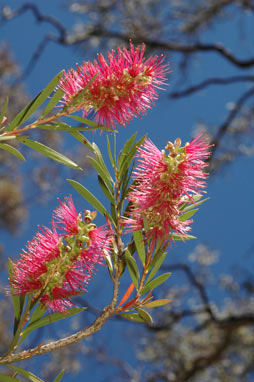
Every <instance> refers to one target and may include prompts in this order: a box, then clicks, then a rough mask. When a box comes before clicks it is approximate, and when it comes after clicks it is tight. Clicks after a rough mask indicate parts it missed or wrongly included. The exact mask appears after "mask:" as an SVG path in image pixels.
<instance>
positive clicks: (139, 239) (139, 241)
mask: <svg viewBox="0 0 254 382" xmlns="http://www.w3.org/2000/svg"><path fill="white" fill-rule="evenodd" d="M133 238H134V241H135V245H136V249H137V252H138V255H139V258H140V260H141V262H142V264H143V265H145V262H146V254H145V246H144V241H143V236H142V231H141V230H139V231H135V232H133Z"/></svg>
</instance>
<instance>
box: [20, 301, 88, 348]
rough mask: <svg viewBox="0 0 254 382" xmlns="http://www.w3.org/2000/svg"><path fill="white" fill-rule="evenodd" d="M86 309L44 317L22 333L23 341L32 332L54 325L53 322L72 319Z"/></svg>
mask: <svg viewBox="0 0 254 382" xmlns="http://www.w3.org/2000/svg"><path fill="white" fill-rule="evenodd" d="M85 309H86V308H72V309H69V310H68V311H67V312H66V313H60V312H56V313H52V314H48V315H47V316H45V317H42V318H41V319H39V320H37V321H34V322H32V323H30V324H29V325H28V326H27V328H26V329H25V330H24V331H23V332H22V341H23V340H24V339H23V336H24V337H27V335H28V334H29V333H30V332H32V331H33V330H35V329H38V328H41V327H43V326H45V325H48V324H52V323H53V322H56V321H59V320H62V319H64V318H68V317H71V316H73V315H74V314H78V313H80V312H83V310H85Z"/></svg>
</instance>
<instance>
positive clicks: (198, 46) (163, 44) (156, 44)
mask: <svg viewBox="0 0 254 382" xmlns="http://www.w3.org/2000/svg"><path fill="white" fill-rule="evenodd" d="M26 11H31V12H32V14H33V15H34V17H35V18H36V20H37V21H38V22H45V23H48V24H51V25H52V26H53V27H54V28H56V29H57V31H58V33H59V35H58V36H56V35H52V34H51V35H47V36H45V37H44V39H43V40H42V41H41V43H40V44H39V46H38V47H37V49H36V52H35V53H34V55H33V57H32V59H31V60H30V61H29V63H28V65H27V67H26V69H25V71H24V72H25V75H28V74H29V73H30V72H31V66H32V64H33V65H35V63H36V62H37V61H38V59H39V58H40V56H41V54H42V53H43V51H44V49H45V48H46V46H47V45H48V43H49V42H50V41H54V42H56V43H58V44H60V45H65V46H72V45H77V44H81V43H84V42H86V41H88V40H89V39H90V38H91V37H104V38H105V37H106V38H116V39H118V40H121V41H125V42H127V43H129V41H130V38H131V37H133V41H134V42H135V43H142V42H144V43H145V44H146V45H147V46H148V47H150V48H153V49H163V50H164V51H171V52H178V53H182V54H186V55H188V54H193V53H196V52H215V53H217V54H219V55H220V56H222V57H223V58H224V59H226V60H227V61H229V62H230V63H231V64H233V65H234V66H237V67H238V68H242V69H248V68H250V67H252V66H254V57H252V58H249V59H246V60H241V59H239V58H237V57H235V56H234V55H233V54H232V53H231V52H230V51H229V50H228V49H226V48H224V47H223V46H222V45H221V44H203V43H200V42H197V43H195V44H192V45H189V44H186V45H185V44H181V43H178V42H174V41H170V42H167V41H156V40H150V39H146V38H145V37H144V38H142V41H141V39H139V38H135V36H130V35H126V34H124V33H119V32H115V31H110V30H104V29H102V28H101V27H100V26H95V27H94V29H93V30H91V31H89V33H87V32H86V33H85V34H84V35H83V36H80V35H79V36H76V37H75V36H68V34H67V29H66V28H65V27H64V26H63V25H62V24H61V23H60V22H59V21H58V20H57V19H55V18H54V17H51V16H48V15H43V14H42V13H41V12H40V11H39V9H38V7H37V6H36V5H34V4H30V3H27V4H24V5H23V6H22V7H21V8H18V9H16V10H14V11H12V10H11V9H10V8H9V7H3V8H2V17H3V19H4V20H5V21H7V20H11V19H13V18H15V17H18V16H20V15H21V14H23V13H25V12H26ZM21 78H22V79H24V74H23V75H22V76H21Z"/></svg>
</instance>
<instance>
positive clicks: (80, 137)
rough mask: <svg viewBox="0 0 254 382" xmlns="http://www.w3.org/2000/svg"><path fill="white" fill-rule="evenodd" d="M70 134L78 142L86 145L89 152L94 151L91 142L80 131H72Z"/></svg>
mask: <svg viewBox="0 0 254 382" xmlns="http://www.w3.org/2000/svg"><path fill="white" fill-rule="evenodd" d="M69 133H70V135H72V136H73V138H75V139H77V141H79V142H80V143H82V144H83V145H85V146H86V147H87V148H88V149H89V150H91V151H93V145H92V143H90V142H89V140H88V139H87V138H85V137H84V135H83V134H81V133H79V132H78V131H70V132H69Z"/></svg>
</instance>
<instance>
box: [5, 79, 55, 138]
mask: <svg viewBox="0 0 254 382" xmlns="http://www.w3.org/2000/svg"><path fill="white" fill-rule="evenodd" d="M61 76H62V73H58V74H57V75H56V76H55V77H54V78H53V80H51V81H50V83H49V84H48V85H47V86H46V88H45V89H43V90H42V91H41V92H40V93H39V94H38V95H37V96H36V97H35V98H34V99H33V100H32V101H31V102H30V103H29V104H28V105H27V106H26V107H25V108H24V109H23V110H21V112H20V113H19V114H18V115H17V116H16V117H15V118H14V119H13V121H12V122H11V123H10V125H9V127H8V129H7V131H12V130H13V129H15V128H16V127H17V126H19V125H21V124H22V123H24V122H25V121H27V120H28V118H29V117H30V116H31V115H32V114H33V113H34V112H35V111H36V110H37V109H38V108H39V107H40V106H41V104H42V103H43V102H44V101H45V100H46V98H47V97H48V96H49V95H50V94H51V93H52V91H53V90H54V89H55V87H56V86H57V84H58V82H59V80H60V78H61Z"/></svg>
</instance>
